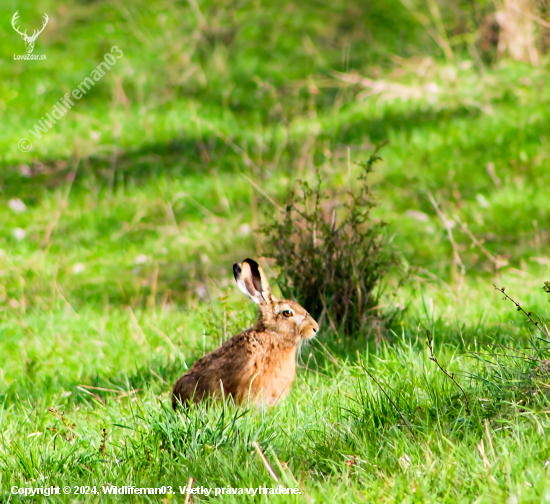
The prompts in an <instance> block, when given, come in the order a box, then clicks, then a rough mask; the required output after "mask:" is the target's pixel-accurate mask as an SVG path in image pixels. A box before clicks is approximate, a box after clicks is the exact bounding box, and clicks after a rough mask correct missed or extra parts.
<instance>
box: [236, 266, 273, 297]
mask: <svg viewBox="0 0 550 504" xmlns="http://www.w3.org/2000/svg"><path fill="white" fill-rule="evenodd" d="M233 274H234V275H235V281H236V282H237V285H238V286H239V289H240V290H241V292H243V293H244V294H245V295H246V296H248V297H249V298H250V299H252V301H254V302H255V303H256V304H263V303H271V302H272V296H271V289H270V288H269V283H268V281H267V278H266V276H265V273H264V272H263V270H262V268H261V267H260V265H259V264H258V263H257V262H256V261H254V259H245V260H244V261H243V262H242V263H235V264H234V265H233Z"/></svg>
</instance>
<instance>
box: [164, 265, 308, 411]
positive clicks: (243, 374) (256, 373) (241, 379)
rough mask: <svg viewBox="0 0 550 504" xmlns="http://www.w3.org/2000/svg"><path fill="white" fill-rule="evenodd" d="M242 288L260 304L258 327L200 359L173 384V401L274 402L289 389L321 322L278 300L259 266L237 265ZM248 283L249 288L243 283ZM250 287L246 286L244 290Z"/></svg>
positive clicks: (302, 309) (238, 280)
mask: <svg viewBox="0 0 550 504" xmlns="http://www.w3.org/2000/svg"><path fill="white" fill-rule="evenodd" d="M234 270H235V278H236V280H237V283H238V285H239V287H240V288H241V290H243V292H245V293H246V294H247V295H248V296H249V297H251V298H252V299H253V300H254V301H255V302H256V303H258V304H259V306H260V314H259V317H258V320H257V321H256V324H255V325H254V327H253V328H251V329H248V330H246V331H243V332H241V333H239V334H237V335H235V336H233V337H232V338H231V339H229V340H228V341H227V342H226V343H225V344H224V345H222V346H221V347H219V348H217V349H216V350H214V351H213V352H210V353H209V354H207V355H205V356H204V357H202V358H201V359H199V360H198V361H197V362H195V364H194V365H193V366H192V367H191V369H190V370H189V371H188V372H187V373H185V374H184V375H183V376H182V377H181V378H180V379H179V380H178V381H177V382H176V384H175V385H174V389H173V395H172V405H173V407H174V408H176V407H177V405H178V404H179V403H181V404H183V405H186V404H187V403H188V402H189V401H193V402H199V401H202V400H204V399H206V398H207V397H214V398H221V397H222V395H225V396H226V397H228V396H231V397H233V399H234V400H235V401H236V402H237V403H238V404H240V403H243V402H246V400H247V399H248V398H249V397H250V400H251V402H258V403H260V402H265V403H266V404H268V405H273V404H275V403H276V402H277V401H279V400H280V399H282V398H283V397H284V396H286V394H287V393H288V392H289V390H290V387H291V385H292V382H293V381H294V377H295V374H296V351H297V349H298V346H299V345H300V343H301V341H302V340H303V339H308V338H311V337H313V336H314V335H315V333H316V332H317V330H318V328H319V327H318V325H317V323H316V322H315V320H313V318H312V317H311V316H310V315H309V313H307V311H306V310H304V308H303V307H302V306H300V305H299V304H298V303H296V302H294V301H289V300H284V299H283V300H281V299H275V298H274V297H273V296H272V295H271V291H270V290H269V285H268V284H267V280H266V279H265V276H264V274H263V272H262V270H261V268H259V266H258V264H257V263H256V262H255V261H253V260H252V259H246V260H245V261H243V263H242V277H241V265H240V264H239V265H235V267H234ZM243 286H244V287H243ZM245 289H246V290H245Z"/></svg>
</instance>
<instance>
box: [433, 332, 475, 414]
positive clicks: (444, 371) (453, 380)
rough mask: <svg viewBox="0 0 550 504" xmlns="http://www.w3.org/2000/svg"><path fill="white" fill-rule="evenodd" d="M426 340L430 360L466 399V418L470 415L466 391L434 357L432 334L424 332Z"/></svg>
mask: <svg viewBox="0 0 550 504" xmlns="http://www.w3.org/2000/svg"><path fill="white" fill-rule="evenodd" d="M426 338H427V339H428V348H429V349H430V360H432V361H434V362H435V363H436V364H437V367H438V368H439V369H441V371H443V374H445V375H446V376H448V377H449V378H450V379H451V381H452V382H453V383H454V384H455V385H456V386H457V387H458V388H459V389H460V391H461V392H462V395H463V396H464V399H466V411H467V412H468V416H469V415H471V414H472V412H471V411H470V399H469V398H468V395H467V394H466V391H465V390H464V389H463V388H462V387H461V385H460V383H458V382H457V381H456V379H455V375H454V373H453V374H449V373H448V372H447V370H446V369H445V368H444V367H443V366H442V365H441V364H440V363H439V361H438V360H437V357H436V356H435V355H434V347H433V340H432V333H431V332H430V331H426Z"/></svg>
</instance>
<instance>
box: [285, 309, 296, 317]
mask: <svg viewBox="0 0 550 504" xmlns="http://www.w3.org/2000/svg"><path fill="white" fill-rule="evenodd" d="M282 314H283V316H284V317H287V318H288V317H292V315H294V313H292V311H291V310H283V311H282Z"/></svg>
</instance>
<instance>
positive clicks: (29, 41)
mask: <svg viewBox="0 0 550 504" xmlns="http://www.w3.org/2000/svg"><path fill="white" fill-rule="evenodd" d="M18 16H19V11H17V12H16V13H15V14H14V15H13V17H12V18H11V25H12V26H13V29H14V30H15V31H16V32H17V33H19V35H21V37H22V38H23V40H24V41H25V49H26V50H27V54H32V52H33V50H34V42H35V41H36V39H37V37H38V35H40V34H41V33H42V32H43V31H44V28H46V25H47V24H48V20H49V18H48V15H47V14H44V24H43V25H42V29H41V30H40V31H37V30H34V32H33V34H32V35H31V36H29V35H27V30H25V33H21V32H20V31H19V29H18V28H17V26H15V23H16V22H17V18H18Z"/></svg>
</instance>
